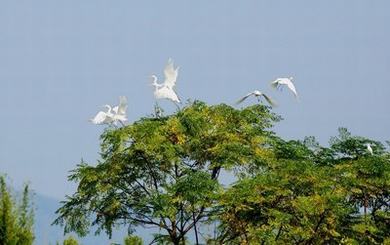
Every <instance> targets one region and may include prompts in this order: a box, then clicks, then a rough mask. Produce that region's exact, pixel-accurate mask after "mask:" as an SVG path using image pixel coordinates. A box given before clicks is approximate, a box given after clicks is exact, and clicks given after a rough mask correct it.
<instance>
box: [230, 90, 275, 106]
mask: <svg viewBox="0 0 390 245" xmlns="http://www.w3.org/2000/svg"><path fill="white" fill-rule="evenodd" d="M252 95H253V96H255V97H256V98H257V100H258V101H259V102H260V97H261V96H263V97H264V99H265V100H266V101H267V102H268V103H269V104H270V105H271V106H276V103H275V102H274V101H273V100H272V99H271V98H270V97H268V96H267V95H266V94H264V93H262V92H260V91H259V90H254V91H252V92H250V93H248V94H247V95H245V96H244V97H242V98H241V99H240V100H238V101H237V102H236V104H240V103H241V102H243V101H244V100H246V99H247V98H248V97H250V96H252Z"/></svg>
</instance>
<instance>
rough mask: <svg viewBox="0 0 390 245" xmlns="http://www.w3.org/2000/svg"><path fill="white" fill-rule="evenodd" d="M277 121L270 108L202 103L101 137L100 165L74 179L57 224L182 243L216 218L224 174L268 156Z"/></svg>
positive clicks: (82, 168) (70, 228)
mask: <svg viewBox="0 0 390 245" xmlns="http://www.w3.org/2000/svg"><path fill="white" fill-rule="evenodd" d="M278 120H279V117H277V116H276V115H274V114H273V113H271V112H270V111H269V108H268V107H265V106H262V105H255V106H251V107H248V108H244V109H242V110H237V109H234V108H232V107H230V106H228V105H225V104H221V105H216V106H207V105H206V104H204V103H202V102H199V101H196V102H194V103H192V104H189V105H188V106H186V107H185V108H183V109H182V110H180V111H178V112H177V113H175V114H173V115H170V116H156V117H147V118H142V119H140V120H139V121H136V122H134V123H133V124H131V125H128V126H126V127H123V128H119V129H116V128H109V129H107V130H106V131H105V133H104V134H103V135H102V137H101V138H102V145H101V160H100V161H99V162H98V163H97V164H96V165H95V166H91V165H87V164H86V163H84V162H82V163H81V164H80V165H79V166H78V167H77V168H76V169H75V170H73V171H72V173H71V175H70V177H69V179H70V180H71V181H75V182H77V183H78V189H77V191H76V192H75V193H74V194H73V195H72V196H70V197H67V200H66V201H64V202H63V206H62V207H61V208H60V209H59V210H58V211H57V213H58V215H59V216H58V218H57V219H56V220H55V222H54V223H55V224H61V225H64V229H65V232H71V231H75V232H77V233H78V234H80V235H85V234H86V233H87V232H88V228H89V227H90V226H91V225H97V226H98V227H99V228H98V230H97V232H100V231H102V230H105V231H106V232H107V233H108V234H111V231H112V227H113V226H115V225H121V224H126V225H129V226H130V228H131V227H136V226H138V225H142V226H145V227H151V226H152V227H158V228H159V229H160V230H161V231H162V233H161V234H159V237H156V238H158V239H161V238H162V236H167V237H168V238H169V240H170V241H171V242H172V243H174V244H180V243H184V241H185V238H186V235H187V234H188V233H189V232H190V231H193V232H194V233H193V234H194V236H195V240H196V241H195V242H196V243H198V242H199V239H200V238H199V231H198V230H197V228H198V226H199V225H201V224H203V223H204V222H206V221H207V220H208V219H209V218H210V217H212V216H213V213H214V207H215V206H216V199H217V196H218V193H219V192H220V191H221V190H222V186H221V184H220V183H219V182H218V177H219V174H220V172H221V170H223V169H225V170H230V169H234V168H236V167H237V166H240V165H245V164H246V163H248V162H262V161H264V159H265V158H267V157H268V150H267V147H268V139H269V138H270V136H272V135H273V133H272V132H271V131H269V130H268V129H269V128H270V127H271V126H272V125H273V123H274V122H275V121H278Z"/></svg>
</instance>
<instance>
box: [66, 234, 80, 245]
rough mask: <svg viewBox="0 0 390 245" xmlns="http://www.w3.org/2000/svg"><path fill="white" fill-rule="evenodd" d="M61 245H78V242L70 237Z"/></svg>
mask: <svg viewBox="0 0 390 245" xmlns="http://www.w3.org/2000/svg"><path fill="white" fill-rule="evenodd" d="M63 245H79V242H78V241H77V239H76V238H74V237H73V236H70V237H68V238H66V239H65V240H64V242H63Z"/></svg>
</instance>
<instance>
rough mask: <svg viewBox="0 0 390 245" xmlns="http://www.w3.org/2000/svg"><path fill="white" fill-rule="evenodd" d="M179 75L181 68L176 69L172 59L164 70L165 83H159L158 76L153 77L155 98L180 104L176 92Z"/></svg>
mask: <svg viewBox="0 0 390 245" xmlns="http://www.w3.org/2000/svg"><path fill="white" fill-rule="evenodd" d="M178 73H179V67H176V69H175V68H174V66H173V61H172V59H169V60H168V64H167V65H166V66H165V69H164V77H165V80H164V83H161V84H160V83H157V81H158V79H157V76H155V75H152V79H153V81H152V85H153V86H154V88H155V90H154V97H155V98H156V99H168V100H171V101H173V102H175V103H180V99H179V97H178V96H177V94H176V92H175V90H174V87H175V85H176V80H177V75H178Z"/></svg>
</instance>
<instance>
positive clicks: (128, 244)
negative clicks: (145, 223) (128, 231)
mask: <svg viewBox="0 0 390 245" xmlns="http://www.w3.org/2000/svg"><path fill="white" fill-rule="evenodd" d="M124 242H125V245H143V244H144V242H143V241H142V238H141V237H139V236H127V237H125V239H124Z"/></svg>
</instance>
